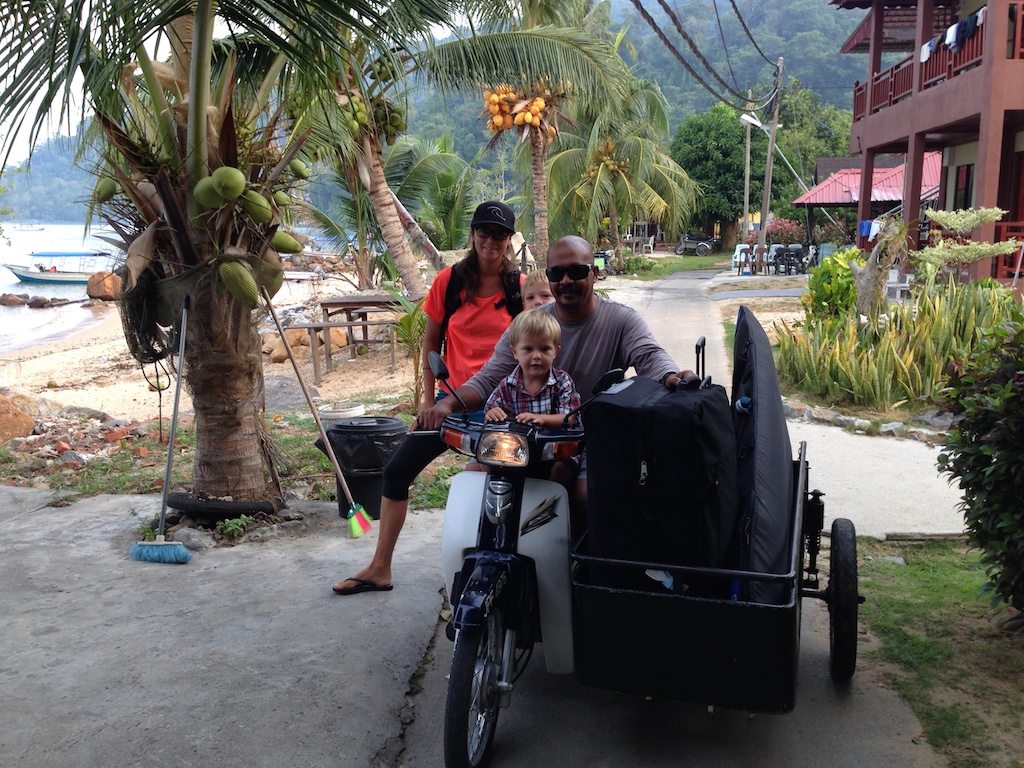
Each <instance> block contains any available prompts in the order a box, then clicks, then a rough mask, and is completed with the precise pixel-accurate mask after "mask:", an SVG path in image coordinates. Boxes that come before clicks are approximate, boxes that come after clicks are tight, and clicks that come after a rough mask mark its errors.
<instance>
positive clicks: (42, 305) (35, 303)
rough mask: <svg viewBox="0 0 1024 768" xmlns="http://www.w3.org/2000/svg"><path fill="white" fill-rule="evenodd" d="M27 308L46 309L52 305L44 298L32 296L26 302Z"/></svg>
mask: <svg viewBox="0 0 1024 768" xmlns="http://www.w3.org/2000/svg"><path fill="white" fill-rule="evenodd" d="M28 306H29V307H31V308H32V309H46V308H47V307H51V306H53V305H52V303H51V302H50V300H49V299H48V298H46V297H45V296H33V297H32V298H30V299H29V300H28Z"/></svg>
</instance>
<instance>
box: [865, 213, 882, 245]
mask: <svg viewBox="0 0 1024 768" xmlns="http://www.w3.org/2000/svg"><path fill="white" fill-rule="evenodd" d="M869 224H870V227H869V228H868V242H869V243H870V242H871V241H873V240H874V239H875V238H876V237H878V231H879V230H880V229H881V228H882V222H881V221H879V220H878V219H875V220H874V221H871V222H869Z"/></svg>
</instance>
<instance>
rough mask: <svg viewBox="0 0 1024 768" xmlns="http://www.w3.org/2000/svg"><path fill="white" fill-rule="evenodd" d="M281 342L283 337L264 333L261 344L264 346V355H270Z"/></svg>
mask: <svg viewBox="0 0 1024 768" xmlns="http://www.w3.org/2000/svg"><path fill="white" fill-rule="evenodd" d="M280 340H281V337H280V336H279V335H278V334H276V333H262V334H260V343H261V344H262V345H263V354H264V355H269V354H270V353H271V352H273V351H274V347H276V346H277V342H279V341H280Z"/></svg>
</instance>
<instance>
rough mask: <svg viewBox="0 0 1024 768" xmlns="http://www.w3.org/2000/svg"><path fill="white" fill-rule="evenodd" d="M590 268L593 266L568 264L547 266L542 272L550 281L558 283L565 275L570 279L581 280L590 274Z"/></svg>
mask: <svg viewBox="0 0 1024 768" xmlns="http://www.w3.org/2000/svg"><path fill="white" fill-rule="evenodd" d="M591 269H593V267H591V266H590V265H589V264H570V265H569V266H568V267H548V268H547V269H545V270H544V274H545V275H547V276H548V280H549V281H551V282H552V283H560V282H562V278H563V277H565V276H566V275H568V276H569V279H570V280H583V279H585V278H586V276H587V275H589V274H590V271H591Z"/></svg>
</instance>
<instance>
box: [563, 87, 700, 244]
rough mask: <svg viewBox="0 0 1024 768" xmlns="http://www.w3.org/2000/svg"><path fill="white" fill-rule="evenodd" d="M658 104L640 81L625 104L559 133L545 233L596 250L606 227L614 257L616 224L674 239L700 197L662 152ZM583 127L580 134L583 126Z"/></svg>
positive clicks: (654, 91) (580, 117) (656, 93)
mask: <svg viewBox="0 0 1024 768" xmlns="http://www.w3.org/2000/svg"><path fill="white" fill-rule="evenodd" d="M665 108H666V103H665V97H664V96H663V95H662V93H661V90H660V89H659V88H658V86H657V85H656V84H655V83H653V82H651V81H647V80H637V79H634V80H632V81H631V82H630V84H629V87H628V90H627V95H626V98H625V99H624V100H623V101H622V102H621V103H620V104H618V105H606V106H605V108H604V109H603V110H602V111H599V112H594V110H593V109H590V110H588V111H590V112H591V113H592V114H585V113H582V114H577V115H576V116H575V117H576V120H575V121H574V123H575V125H577V126H580V128H581V129H577V130H572V129H565V130H562V131H561V132H560V133H559V136H558V140H557V143H556V144H555V147H554V148H555V153H554V154H553V156H552V158H551V161H550V163H549V165H548V174H549V179H550V190H551V193H550V195H549V199H550V201H551V205H552V211H551V223H552V231H553V232H554V233H555V234H556V235H558V236H561V235H567V234H578V235H581V236H583V237H585V238H587V239H588V240H590V241H591V242H597V239H598V232H599V230H601V229H603V228H604V227H603V226H602V220H603V219H608V220H609V222H608V225H607V229H608V233H609V235H610V237H611V240H612V244H613V247H614V249H615V251H616V253H618V251H619V250H620V248H621V242H620V238H619V231H620V229H621V226H620V223H619V222H620V220H622V219H625V220H628V221H630V222H632V221H633V220H634V219H646V220H648V221H655V222H658V223H660V224H661V225H662V227H664V228H665V229H666V230H667V231H668V232H669V233H679V232H681V230H682V229H683V227H684V226H685V225H686V222H687V221H688V220H689V218H690V216H691V215H692V214H693V212H694V210H695V209H696V206H697V205H698V203H699V201H700V197H701V193H700V188H699V186H698V185H697V184H696V182H694V181H693V180H692V179H690V177H689V176H688V175H687V174H686V171H684V170H683V169H682V168H681V167H679V165H678V164H677V163H676V162H675V161H674V160H672V158H671V157H670V156H669V155H668V153H667V152H666V151H665V139H666V137H667V135H668V118H667V113H666V109H665ZM588 125H589V127H590V129H589V130H583V129H582V127H583V126H588Z"/></svg>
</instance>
